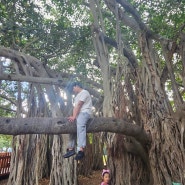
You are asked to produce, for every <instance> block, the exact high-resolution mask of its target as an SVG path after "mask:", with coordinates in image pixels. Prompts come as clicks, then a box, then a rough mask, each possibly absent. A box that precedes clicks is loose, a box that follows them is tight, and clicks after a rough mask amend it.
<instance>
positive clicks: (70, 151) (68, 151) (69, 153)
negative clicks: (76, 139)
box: [63, 150, 75, 158]
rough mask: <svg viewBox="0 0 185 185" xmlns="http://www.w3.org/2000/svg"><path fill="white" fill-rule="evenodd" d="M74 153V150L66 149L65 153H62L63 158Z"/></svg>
mask: <svg viewBox="0 0 185 185" xmlns="http://www.w3.org/2000/svg"><path fill="white" fill-rule="evenodd" d="M73 155H75V151H74V150H67V153H66V154H64V155H63V157H64V158H69V157H71V156H73Z"/></svg>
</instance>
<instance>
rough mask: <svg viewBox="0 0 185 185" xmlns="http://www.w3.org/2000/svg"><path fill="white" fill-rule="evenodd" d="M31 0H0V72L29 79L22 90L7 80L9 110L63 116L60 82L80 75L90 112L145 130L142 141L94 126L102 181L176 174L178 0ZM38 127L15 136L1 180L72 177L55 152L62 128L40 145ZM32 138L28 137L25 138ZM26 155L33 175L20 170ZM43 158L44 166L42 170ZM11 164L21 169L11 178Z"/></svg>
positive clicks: (179, 158)
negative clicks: (105, 176) (106, 176)
mask: <svg viewBox="0 0 185 185" xmlns="http://www.w3.org/2000/svg"><path fill="white" fill-rule="evenodd" d="M42 3H43V4H42ZM41 4H42V6H41ZM41 4H36V3H33V2H32V3H29V2H28V1H24V2H22V1H16V2H8V1H3V4H2V5H1V12H2V15H3V16H2V17H1V19H2V20H1V22H2V24H1V28H2V29H1V36H0V37H1V38H0V39H1V43H2V45H3V46H5V47H10V48H12V49H14V51H13V50H10V49H6V48H3V47H1V48H0V56H2V57H5V58H9V59H11V62H10V63H9V64H8V65H7V61H6V62H1V68H0V69H6V70H5V71H3V75H1V79H2V80H3V79H4V80H12V79H14V80H15V81H27V82H29V86H27V87H29V88H27V92H28V90H29V92H30V93H29V94H27V97H28V98H27V97H26V96H22V92H23V89H24V88H25V86H24V85H23V84H22V83H21V82H16V87H17V92H18V93H17V95H16V96H15V98H16V100H17V104H16V107H17V110H16V113H17V116H18V117H22V116H23V115H24V116H25V115H26V116H27V117H31V116H32V117H33V116H35V117H38V116H39V117H43V116H47V117H48V116H51V117H53V118H55V117H60V116H66V115H67V114H66V112H70V109H69V107H70V105H71V97H70V96H69V95H68V94H66V96H67V100H65V98H63V96H61V95H62V94H65V93H66V92H65V89H64V87H65V85H66V84H67V83H68V82H70V81H71V80H72V79H73V78H74V77H75V78H76V79H84V78H82V76H83V75H86V76H87V77H85V82H86V84H88V85H89V86H88V88H89V90H91V93H92V95H93V100H94V102H95V103H94V105H95V110H96V113H97V115H101V116H102V115H103V116H104V117H116V118H119V119H122V120H123V123H125V122H127V123H130V124H131V125H132V124H134V125H136V126H138V127H139V128H142V129H143V130H145V131H147V132H148V133H149V134H150V135H151V138H152V142H151V143H150V144H149V145H146V144H144V143H142V142H141V141H140V140H139V139H138V138H136V137H134V136H132V137H131V136H123V135H117V134H110V133H106V134H103V137H102V139H105V141H106V143H107V146H108V149H109V157H108V166H109V167H110V168H111V172H112V176H113V178H112V183H113V184H120V185H124V184H151V185H152V184H172V182H181V183H182V184H183V183H184V181H185V179H184V175H183V174H184V152H183V151H184V116H183V115H184V62H183V61H184V49H183V48H184V22H183V20H184V7H185V6H184V3H183V2H181V1H180V2H179V1H167V2H163V1H155V0H154V1H152V2H148V1H145V0H143V1H131V0H130V1H126V0H116V1H110V0H96V1H95V0H89V2H85V1H78V2H73V1H70V2H65V1H64V2H63V1H62V2H61V1H59V2H58V1H51V3H50V4H47V3H45V2H44V1H43V2H42V1H41ZM175 10H178V11H175ZM46 13H47V14H48V15H47V16H46ZM13 14H15V15H16V19H14V17H13ZM28 15H29V18H28ZM30 17H31V19H30ZM78 18H79V19H78ZM74 19H75V21H74ZM80 19H82V20H81V21H80ZM12 20H14V21H12ZM9 22H10V23H11V24H10V23H9ZM23 23H24V24H23ZM9 24H10V25H9ZM22 27H23V28H26V29H25V30H24V29H22ZM17 41H19V42H17ZM61 43H62V44H61ZM92 43H93V44H92ZM92 45H93V46H94V49H95V52H94V50H93V49H92ZM15 50H19V51H22V52H21V53H20V52H18V51H17V52H16V51H15ZM24 53H28V54H30V55H33V56H35V57H37V59H36V58H34V57H31V56H28V55H26V54H24ZM39 60H41V61H43V62H40V61H39ZM93 60H94V63H92V61H93ZM2 61H4V59H3V58H2ZM7 70H8V71H7ZM53 70H55V71H53ZM1 71H2V70H1ZM7 74H8V76H7ZM12 74H13V75H14V76H11V75H12ZM35 77H36V78H35ZM38 77H39V78H38ZM88 77H89V79H88ZM6 82H7V81H5V82H4V81H3V83H6ZM14 83H15V82H14ZM49 83H51V84H55V85H52V86H51V85H48V84H49ZM41 84H42V85H41ZM101 84H102V85H101ZM102 92H103V103H102V108H101V109H99V108H100V107H101V104H100V105H99V104H98V103H99V102H100V103H101V97H102V94H101V93H102ZM22 98H23V99H22ZM24 99H25V100H26V99H27V103H26V107H27V109H26V110H24V109H23V105H24V103H25V102H24ZM124 121H125V122H124ZM125 135H129V134H125ZM40 137H43V138H41V139H39V138H40ZM47 137H48V136H38V135H33V136H18V141H19V145H18V147H17V148H15V149H14V153H15V157H14V159H15V160H13V162H12V163H14V164H17V165H15V167H14V169H12V172H14V173H12V174H11V176H10V179H9V184H16V183H17V184H25V183H28V184H32V183H33V182H34V183H35V184H36V183H38V179H39V178H42V176H43V175H45V174H49V173H50V184H67V183H68V182H70V184H77V181H76V171H75V170H76V168H75V167H76V166H75V164H74V163H73V160H72V159H70V160H69V161H68V162H66V161H63V160H62V153H64V150H65V147H64V146H65V141H66V137H67V136H60V135H55V136H54V137H53V138H52V137H51V138H49V141H50V142H51V143H52V144H49V145H47V144H46V142H47V141H48V138H47ZM35 140H36V142H35V146H34V145H31V142H30V141H35ZM14 141H16V140H14ZM41 141H42V142H41ZM41 143H42V144H41ZM47 143H48V142H47ZM40 144H41V145H40ZM41 146H42V147H43V149H42V150H40V149H41V148H42V147H41ZM51 148H52V155H53V157H52V161H50V162H48V161H47V160H46V158H45V156H47V155H48V153H47V152H46V151H50V149H51ZM20 151H22V154H23V155H21V156H20ZM27 151H32V152H31V155H32V156H36V157H35V159H36V160H35V163H34V164H30V161H29V160H25V155H26V156H27V157H26V159H29V155H27ZM43 151H44V152H43ZM49 154H51V153H49ZM23 156H24V157H23ZM40 156H41V157H40ZM49 156H51V155H49ZM40 158H42V159H43V160H42V161H44V162H45V161H46V163H47V165H46V163H42V164H41V162H40V161H39V160H38V159H40ZM18 159H19V160H18ZM16 161H17V163H16ZM29 165H30V168H29V169H30V170H31V171H32V172H33V174H37V176H36V178H35V177H34V175H33V176H32V177H31V178H30V179H29V180H28V176H29V171H26V170H27V168H26V167H27V166H29ZM50 165H51V166H52V167H51V169H52V170H51V172H49V171H50V170H47V172H46V171H44V169H43V167H44V166H48V169H49V166H50ZM16 167H18V168H17V169H15V168H16ZM64 167H65V168H66V169H68V170H66V171H64V170H62V169H63V168H64ZM22 169H24V171H22ZM15 170H19V172H17V173H15ZM59 172H60V173H59ZM71 172H72V173H71ZM15 174H18V175H21V176H22V178H21V179H20V180H19V182H18V180H16V179H18V176H16V175H15ZM120 177H123V179H122V178H120Z"/></svg>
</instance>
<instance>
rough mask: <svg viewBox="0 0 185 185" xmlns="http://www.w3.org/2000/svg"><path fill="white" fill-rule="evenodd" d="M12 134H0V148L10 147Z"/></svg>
mask: <svg viewBox="0 0 185 185" xmlns="http://www.w3.org/2000/svg"><path fill="white" fill-rule="evenodd" d="M11 143H12V136H9V135H0V149H1V148H3V147H6V148H8V147H11Z"/></svg>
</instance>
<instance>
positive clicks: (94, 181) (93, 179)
mask: <svg viewBox="0 0 185 185" xmlns="http://www.w3.org/2000/svg"><path fill="white" fill-rule="evenodd" d="M7 181H8V180H7V179H1V180H0V185H7ZM100 183H101V172H100V171H93V173H92V175H90V176H89V177H84V176H81V175H79V176H78V184H79V185H87V184H90V185H100ZM39 185H49V179H46V178H44V179H42V180H40V183H39Z"/></svg>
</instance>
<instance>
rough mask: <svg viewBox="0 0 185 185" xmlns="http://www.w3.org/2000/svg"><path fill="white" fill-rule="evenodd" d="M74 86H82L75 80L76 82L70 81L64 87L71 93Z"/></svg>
mask: <svg viewBox="0 0 185 185" xmlns="http://www.w3.org/2000/svg"><path fill="white" fill-rule="evenodd" d="M75 86H78V87H80V88H83V86H82V84H81V83H80V82H78V81H77V82H71V83H69V84H67V87H66V89H67V90H68V91H69V92H70V93H72V92H73V87H75Z"/></svg>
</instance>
